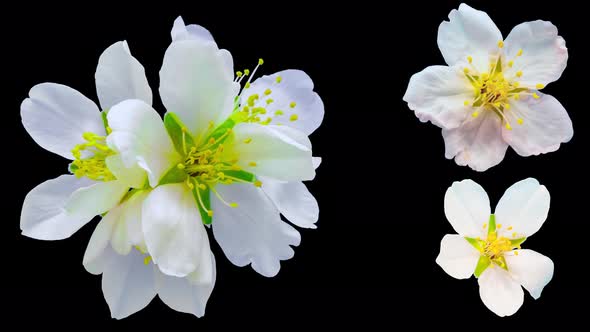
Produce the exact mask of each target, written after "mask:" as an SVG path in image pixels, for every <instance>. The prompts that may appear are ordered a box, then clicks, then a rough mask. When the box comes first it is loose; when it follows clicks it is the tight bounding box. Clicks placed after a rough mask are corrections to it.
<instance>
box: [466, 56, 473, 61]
mask: <svg viewBox="0 0 590 332" xmlns="http://www.w3.org/2000/svg"><path fill="white" fill-rule="evenodd" d="M467 62H469V63H472V62H473V58H472V57H471V55H470V56H468V57H467Z"/></svg>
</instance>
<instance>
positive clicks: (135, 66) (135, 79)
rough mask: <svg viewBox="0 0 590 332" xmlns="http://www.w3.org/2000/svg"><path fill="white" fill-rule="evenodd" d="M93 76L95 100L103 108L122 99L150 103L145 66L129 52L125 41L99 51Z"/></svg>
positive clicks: (107, 107)
mask: <svg viewBox="0 0 590 332" xmlns="http://www.w3.org/2000/svg"><path fill="white" fill-rule="evenodd" d="M94 77H95V79H96V93H97V94H98V100H99V101H100V105H101V107H102V108H103V109H105V110H107V109H110V108H111V107H113V106H114V105H115V104H118V103H119V102H122V101H123V100H126V99H140V100H143V101H145V102H146V103H147V104H148V105H151V104H152V90H151V89H150V85H149V84H148V81H147V78H146V77H145V70H144V69H143V66H142V65H141V63H139V61H137V59H135V58H134V57H133V56H132V55H131V52H130V51H129V46H128V45H127V42H126V41H120V42H117V43H114V44H113V45H111V46H109V48H107V49H106V50H105V51H104V52H103V53H102V55H101V56H100V58H99V59H98V66H97V67H96V73H95V75H94Z"/></svg>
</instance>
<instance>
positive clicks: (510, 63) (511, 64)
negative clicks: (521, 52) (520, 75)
mask: <svg viewBox="0 0 590 332" xmlns="http://www.w3.org/2000/svg"><path fill="white" fill-rule="evenodd" d="M512 66H514V61H512V60H510V61H508V67H510V68H512Z"/></svg>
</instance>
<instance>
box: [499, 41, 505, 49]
mask: <svg viewBox="0 0 590 332" xmlns="http://www.w3.org/2000/svg"><path fill="white" fill-rule="evenodd" d="M498 47H499V48H502V47H504V42H503V41H502V40H500V41H499V42H498Z"/></svg>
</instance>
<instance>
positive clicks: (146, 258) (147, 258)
mask: <svg viewBox="0 0 590 332" xmlns="http://www.w3.org/2000/svg"><path fill="white" fill-rule="evenodd" d="M151 261H152V256H145V257H144V258H143V264H145V265H149V264H150V262H151Z"/></svg>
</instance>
